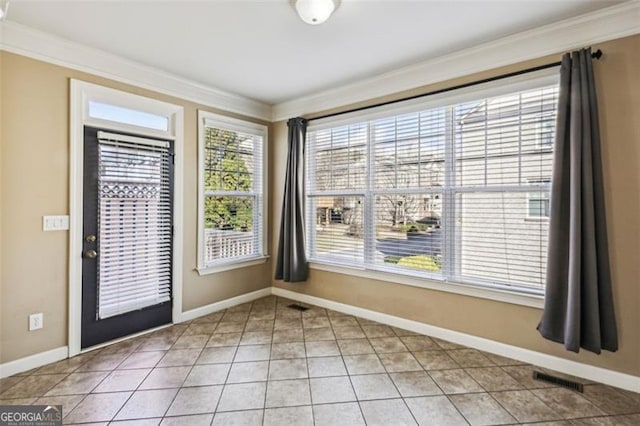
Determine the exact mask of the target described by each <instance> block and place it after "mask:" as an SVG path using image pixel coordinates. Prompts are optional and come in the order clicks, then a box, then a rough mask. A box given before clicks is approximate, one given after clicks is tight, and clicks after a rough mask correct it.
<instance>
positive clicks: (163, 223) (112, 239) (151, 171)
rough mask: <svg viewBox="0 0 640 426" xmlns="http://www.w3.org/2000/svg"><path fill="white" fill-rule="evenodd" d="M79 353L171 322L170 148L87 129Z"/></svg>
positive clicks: (148, 140) (166, 144) (158, 142)
mask: <svg viewBox="0 0 640 426" xmlns="http://www.w3.org/2000/svg"><path fill="white" fill-rule="evenodd" d="M83 193H84V201H83V203H84V205H83V215H84V216H83V217H84V219H83V253H82V257H83V261H82V333H81V334H82V339H81V346H82V348H87V347H90V346H94V345H97V344H99V343H103V342H106V341H109V340H113V339H116V338H119V337H123V336H126V335H129V334H133V333H136V332H139V331H143V330H147V329H149V328H153V327H157V326H159V325H163V324H167V323H170V322H171V309H172V298H171V287H172V279H171V277H172V253H173V217H172V216H173V214H172V213H173V196H172V195H173V145H172V142H171V141H166V140H158V139H151V138H147V137H144V138H143V137H139V136H134V135H129V134H121V133H113V132H109V131H103V130H99V129H95V128H91V127H85V133H84V189H83Z"/></svg>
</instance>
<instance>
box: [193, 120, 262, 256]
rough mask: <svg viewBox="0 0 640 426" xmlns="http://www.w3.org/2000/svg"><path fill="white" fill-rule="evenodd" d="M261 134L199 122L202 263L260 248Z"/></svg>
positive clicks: (254, 252)
mask: <svg viewBox="0 0 640 426" xmlns="http://www.w3.org/2000/svg"><path fill="white" fill-rule="evenodd" d="M264 142H265V141H264V135H263V134H261V133H257V132H251V129H249V128H248V129H247V130H246V131H243V130H240V129H238V128H236V127H235V126H226V125H225V123H220V122H212V121H209V120H205V121H204V128H203V129H202V140H201V144H202V153H203V157H204V161H203V166H202V174H203V177H202V179H203V191H202V193H201V196H202V198H203V199H202V203H203V216H204V217H203V219H202V220H203V221H204V226H203V229H204V235H201V238H203V240H204V244H202V246H203V251H204V253H203V254H202V257H203V258H204V259H203V260H204V262H203V263H204V265H202V266H203V267H209V266H213V265H215V264H217V263H224V262H229V261H237V260H243V259H249V258H252V257H258V256H261V255H262V252H263V236H262V235H263V185H264V182H263V144H264Z"/></svg>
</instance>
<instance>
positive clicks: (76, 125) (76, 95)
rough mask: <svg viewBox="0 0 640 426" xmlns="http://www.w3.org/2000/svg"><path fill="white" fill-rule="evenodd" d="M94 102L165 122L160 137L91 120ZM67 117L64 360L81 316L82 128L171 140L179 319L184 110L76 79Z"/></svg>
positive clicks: (176, 315)
mask: <svg viewBox="0 0 640 426" xmlns="http://www.w3.org/2000/svg"><path fill="white" fill-rule="evenodd" d="M90 101H98V102H103V103H106V104H112V105H117V106H121V107H124V108H129V109H136V110H140V111H144V112H149V113H153V114H157V115H161V116H165V117H167V118H168V119H169V129H168V130H167V131H166V132H163V131H159V130H154V129H150V128H148V127H140V126H135V125H130V124H124V123H118V122H114V121H109V120H100V119H95V118H92V117H90V116H89V102H90ZM69 102H70V106H69V108H70V112H69V134H70V153H69V170H70V175H69V224H70V226H69V337H68V340H69V356H74V355H77V354H79V353H80V352H81V342H80V339H81V325H82V321H81V314H82V257H81V253H82V239H83V235H82V222H83V213H82V212H83V176H84V126H93V127H99V128H102V129H109V130H114V131H122V132H131V133H135V134H139V135H141V136H149V137H155V138H163V139H169V140H173V141H174V155H175V162H174V168H173V176H174V181H173V183H174V190H173V226H174V232H173V265H172V269H173V276H172V297H173V311H172V319H173V322H174V323H176V322H180V321H181V320H182V262H183V256H182V250H183V244H184V241H183V204H184V202H183V179H184V177H183V175H184V165H183V163H184V108H183V107H182V106H180V105H174V104H170V103H167V102H162V101H159V100H156V99H152V98H147V97H144V96H139V95H135V94H132V93H128V92H123V91H121V90H116V89H111V88H108V87H104V86H99V85H97V84H92V83H87V82H85V81H80V80H75V79H72V80H71V86H70V97H69Z"/></svg>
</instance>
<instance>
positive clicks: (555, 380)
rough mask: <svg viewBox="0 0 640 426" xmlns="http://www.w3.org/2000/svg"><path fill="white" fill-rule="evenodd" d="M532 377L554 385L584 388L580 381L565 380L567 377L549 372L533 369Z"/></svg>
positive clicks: (582, 390) (577, 388)
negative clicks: (552, 374)
mask: <svg viewBox="0 0 640 426" xmlns="http://www.w3.org/2000/svg"><path fill="white" fill-rule="evenodd" d="M533 378H534V379H536V380H540V381H543V382H547V383H553V384H554V385H558V386H562V387H565V388H568V389H571V390H574V391H578V392H584V388H583V386H582V385H581V384H580V383H578V382H574V381H571V380H567V379H561V378H560V377H556V376H551V375H550V374H545V373H541V372H539V371H534V372H533Z"/></svg>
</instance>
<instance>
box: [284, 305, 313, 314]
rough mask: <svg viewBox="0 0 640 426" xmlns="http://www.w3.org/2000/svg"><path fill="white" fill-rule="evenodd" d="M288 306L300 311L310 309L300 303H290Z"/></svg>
mask: <svg viewBox="0 0 640 426" xmlns="http://www.w3.org/2000/svg"><path fill="white" fill-rule="evenodd" d="M287 308H291V309H295V310H296V311H300V312H304V311H307V310H309V308H307V307H305V306H302V305H298V304H297V303H292V304H290V305H287Z"/></svg>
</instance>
